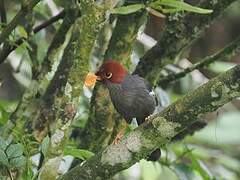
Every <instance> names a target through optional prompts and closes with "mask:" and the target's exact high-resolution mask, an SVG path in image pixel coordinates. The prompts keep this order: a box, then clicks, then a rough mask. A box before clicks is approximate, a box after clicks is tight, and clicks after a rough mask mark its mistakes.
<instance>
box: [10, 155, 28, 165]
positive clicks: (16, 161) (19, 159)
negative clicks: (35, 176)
mask: <svg viewBox="0 0 240 180" xmlns="http://www.w3.org/2000/svg"><path fill="white" fill-rule="evenodd" d="M9 163H10V165H11V166H12V167H22V166H24V165H25V163H26V158H25V157H24V156H20V157H16V158H13V159H10V161H9Z"/></svg>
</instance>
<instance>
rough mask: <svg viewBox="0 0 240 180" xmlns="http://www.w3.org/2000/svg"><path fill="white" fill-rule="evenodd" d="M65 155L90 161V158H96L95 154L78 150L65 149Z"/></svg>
mask: <svg viewBox="0 0 240 180" xmlns="http://www.w3.org/2000/svg"><path fill="white" fill-rule="evenodd" d="M64 155H71V156H73V157H77V158H79V159H82V160H86V159H89V158H90V157H92V156H94V153H93V152H91V151H88V150H84V149H76V148H71V147H67V148H65V149H64Z"/></svg>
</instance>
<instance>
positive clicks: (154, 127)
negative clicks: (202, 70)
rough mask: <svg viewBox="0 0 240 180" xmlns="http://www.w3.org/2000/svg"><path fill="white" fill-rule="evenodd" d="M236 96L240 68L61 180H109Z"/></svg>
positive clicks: (168, 109)
mask: <svg viewBox="0 0 240 180" xmlns="http://www.w3.org/2000/svg"><path fill="white" fill-rule="evenodd" d="M236 97H240V65H237V66H236V67H234V68H232V69H230V70H228V71H226V72H225V73H223V74H221V75H219V76H217V77H216V78H214V79H212V80H210V81H209V82H207V83H206V84H204V85H203V86H201V87H199V88H197V89H196V90H194V91H192V92H190V93H188V94H187V95H185V96H184V97H183V98H181V99H179V100H178V101H176V102H175V103H173V104H171V105H170V106H169V107H167V108H166V109H164V110H163V111H162V112H161V113H159V114H157V115H156V116H154V117H153V118H151V120H149V121H148V122H146V123H144V124H142V125H141V126H139V127H138V128H136V129H135V130H134V131H132V132H131V133H129V135H128V136H126V137H125V138H124V139H123V140H122V141H121V142H120V143H119V144H117V145H110V146H108V147H107V148H106V149H105V150H103V151H102V152H100V153H99V154H97V155H96V156H94V157H92V158H91V159H89V160H88V161H87V162H86V163H85V164H83V165H82V166H81V165H78V166H76V167H75V168H73V169H72V170H70V171H69V172H68V173H66V174H65V175H63V176H62V177H60V178H59V179H61V180H66V179H67V180H72V179H79V180H81V179H84V180H88V179H107V178H109V177H111V176H113V175H114V174H116V173H117V172H119V171H121V170H124V169H126V168H128V167H130V166H132V165H133V164H134V163H136V162H138V161H139V160H140V159H142V158H144V157H146V156H147V155H148V153H149V152H151V151H152V150H154V149H155V148H157V147H159V146H163V145H165V144H166V143H168V142H170V141H171V139H172V138H173V137H174V136H176V135H177V134H179V133H181V132H182V131H184V130H185V129H186V128H187V127H188V126H190V125H191V124H193V123H194V122H196V120H197V119H198V117H200V116H201V115H203V114H205V113H207V112H212V111H215V110H216V109H218V108H219V107H221V106H222V105H224V104H226V103H227V102H229V101H231V100H232V99H234V98H236Z"/></svg>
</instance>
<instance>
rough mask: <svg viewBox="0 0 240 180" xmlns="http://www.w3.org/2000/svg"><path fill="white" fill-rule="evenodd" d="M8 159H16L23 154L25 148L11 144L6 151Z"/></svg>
mask: <svg viewBox="0 0 240 180" xmlns="http://www.w3.org/2000/svg"><path fill="white" fill-rule="evenodd" d="M6 153H7V156H8V158H14V157H18V156H21V155H22V154H23V147H22V145H21V144H11V145H10V146H9V147H8V148H7V150H6Z"/></svg>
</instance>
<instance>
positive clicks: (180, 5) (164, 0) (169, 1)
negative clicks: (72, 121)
mask: <svg viewBox="0 0 240 180" xmlns="http://www.w3.org/2000/svg"><path fill="white" fill-rule="evenodd" d="M150 6H151V7H152V8H156V7H157V6H168V7H172V8H176V9H177V10H184V11H190V12H195V13H199V14H209V13H212V12H213V11H212V10H210V9H203V8H199V7H196V6H192V5H190V4H187V3H185V2H183V1H178V0H159V1H157V2H153V3H151V4H150ZM163 9H164V8H163ZM166 9H169V8H166ZM171 11H172V9H171Z"/></svg>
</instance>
